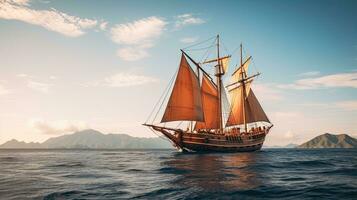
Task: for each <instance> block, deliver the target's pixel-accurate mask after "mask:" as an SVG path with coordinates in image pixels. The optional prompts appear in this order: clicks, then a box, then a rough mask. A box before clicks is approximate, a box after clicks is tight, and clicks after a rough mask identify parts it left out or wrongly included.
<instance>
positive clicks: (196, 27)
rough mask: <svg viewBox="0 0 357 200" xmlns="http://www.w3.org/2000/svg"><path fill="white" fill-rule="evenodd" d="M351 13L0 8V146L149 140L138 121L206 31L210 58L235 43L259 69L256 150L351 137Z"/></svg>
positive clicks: (349, 9) (18, 0)
mask: <svg viewBox="0 0 357 200" xmlns="http://www.w3.org/2000/svg"><path fill="white" fill-rule="evenodd" d="M356 10H357V2H356V1H346V0H343V1H337V0H333V1H331V0H323V1H316V0H314V1H304V0H299V1H297V0H291V1H280V0H268V1H259V0H258V1H256V0H253V1H219V2H218V1H207V0H206V1H201V0H196V1H166V0H165V1H164V0H163V1H136V0H129V1H110V0H107V1H91V0H76V1H52V0H0V143H3V142H6V141H8V140H10V139H17V140H21V141H26V142H30V141H35V142H42V141H45V140H46V139H48V138H50V137H55V136H59V135H63V134H69V133H72V132H74V131H78V130H82V129H87V128H92V129H96V130H99V131H101V132H103V133H126V134H129V135H132V136H136V137H155V136H156V135H155V134H153V133H152V132H151V131H149V130H148V129H147V128H145V127H143V126H142V125H141V124H142V123H144V122H145V120H146V119H147V117H148V116H149V114H150V112H151V111H152V109H153V107H154V105H155V103H156V102H157V101H158V99H159V97H160V95H161V94H162V93H163V91H164V90H165V88H166V86H167V85H168V83H169V81H170V79H171V77H172V76H173V75H174V74H175V72H176V70H177V67H178V63H179V60H180V49H181V48H185V47H187V46H190V45H192V44H195V43H198V42H200V41H204V40H207V39H209V38H212V37H214V36H215V35H217V34H220V37H221V40H222V43H223V45H224V49H223V50H222V54H232V56H233V57H237V56H238V51H236V50H237V47H239V44H240V43H243V46H244V53H245V55H246V56H248V55H251V56H252V57H253V63H252V67H251V68H250V69H252V73H254V72H257V71H259V72H261V73H262V75H261V76H260V77H259V78H258V79H257V80H255V82H254V84H253V86H252V88H253V89H254V91H255V94H256V96H257V97H258V99H259V100H260V102H261V104H262V106H263V108H264V110H265V111H266V113H267V115H268V116H269V118H270V120H271V121H272V123H273V124H274V127H273V129H272V131H271V132H270V134H269V135H268V136H267V138H266V143H265V144H267V145H286V144H289V143H297V144H300V143H302V142H304V141H306V140H308V139H311V138H313V137H314V136H317V135H320V134H323V133H325V132H329V133H346V134H350V135H352V136H355V137H357V37H356V36H357V12H356ZM201 55H202V54H201ZM193 57H194V58H196V59H198V60H199V58H201V57H200V54H199V52H196V53H194V54H193ZM199 61H200V60H199ZM231 63H232V64H231V66H230V67H231V69H233V67H234V64H236V63H237V60H232V61H231Z"/></svg>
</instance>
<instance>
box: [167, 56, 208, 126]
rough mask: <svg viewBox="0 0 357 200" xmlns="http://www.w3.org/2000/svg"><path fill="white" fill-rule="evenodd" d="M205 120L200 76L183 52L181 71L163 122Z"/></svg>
mask: <svg viewBox="0 0 357 200" xmlns="http://www.w3.org/2000/svg"><path fill="white" fill-rule="evenodd" d="M179 120H187V121H203V120H204V119H203V110H202V100H201V93H200V85H199V80H198V77H197V76H196V74H195V72H194V71H193V70H192V68H191V67H190V65H189V64H188V62H187V60H186V58H185V56H184V55H183V54H182V56H181V63H180V67H179V71H178V73H177V77H176V81H175V85H174V87H173V90H172V93H171V96H170V99H169V102H168V104H167V107H166V110H165V113H164V116H163V117H162V120H161V122H170V121H179Z"/></svg>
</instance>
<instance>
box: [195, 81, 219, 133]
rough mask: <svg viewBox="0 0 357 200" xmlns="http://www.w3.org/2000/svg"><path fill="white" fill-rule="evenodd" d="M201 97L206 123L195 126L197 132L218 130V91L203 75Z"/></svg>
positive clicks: (198, 123)
mask: <svg viewBox="0 0 357 200" xmlns="http://www.w3.org/2000/svg"><path fill="white" fill-rule="evenodd" d="M201 95H202V105H203V112H204V122H197V123H196V125H195V130H198V129H218V128H219V118H218V90H217V87H216V86H215V85H214V84H213V83H212V82H211V81H210V80H209V79H208V77H207V76H206V75H203V77H202V86H201Z"/></svg>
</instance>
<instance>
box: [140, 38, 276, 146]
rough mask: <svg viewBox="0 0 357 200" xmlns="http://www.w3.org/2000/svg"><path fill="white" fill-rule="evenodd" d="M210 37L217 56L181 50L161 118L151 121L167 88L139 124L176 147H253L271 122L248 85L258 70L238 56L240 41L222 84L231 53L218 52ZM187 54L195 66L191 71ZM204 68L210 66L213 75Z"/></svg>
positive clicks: (241, 53) (218, 47)
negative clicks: (252, 70) (226, 80)
mask: <svg viewBox="0 0 357 200" xmlns="http://www.w3.org/2000/svg"><path fill="white" fill-rule="evenodd" d="M214 42H215V45H214V46H215V50H216V53H217V57H216V58H214V59H205V60H204V61H203V62H196V61H195V60H194V59H193V58H192V57H190V56H189V55H188V54H187V52H186V51H185V50H181V52H182V55H181V62H180V65H179V69H178V71H177V75H176V79H175V83H174V85H173V87H172V90H171V95H170V97H169V99H168V100H167V103H166V105H167V106H166V108H165V109H164V110H163V113H162V119H161V121H160V122H159V123H155V122H154V121H155V120H156V117H157V116H158V114H159V113H160V111H162V109H161V106H162V105H163V104H164V102H165V101H166V97H167V94H168V91H169V90H167V92H166V94H165V93H164V94H163V98H162V100H161V99H160V100H159V102H158V104H157V105H160V107H159V108H158V110H157V112H156V114H155V117H154V119H153V120H152V122H151V123H147V122H146V123H145V124H144V125H145V126H147V127H149V128H150V129H151V130H153V131H154V132H160V133H162V134H163V135H164V136H165V137H166V138H168V139H169V140H170V141H171V142H172V144H173V145H174V146H175V147H176V148H178V149H179V150H181V151H190V152H192V151H193V152H202V151H204V152H206V151H208V152H245V151H256V150H259V149H261V147H262V145H263V142H264V140H265V137H266V135H267V134H268V133H269V130H270V129H271V128H272V127H273V124H272V123H270V121H269V119H268V117H267V115H266V113H265V112H264V110H263V108H262V107H261V105H260V103H259V101H258V99H257V98H256V96H255V94H254V92H253V90H252V88H251V84H252V82H253V80H254V78H255V77H257V76H259V75H260V73H256V74H253V75H250V76H249V75H248V67H249V64H250V62H251V60H252V57H251V56H249V57H248V58H246V59H244V61H243V47H242V45H240V63H239V64H237V66H236V68H235V69H234V70H233V73H232V74H231V78H230V79H231V80H230V83H229V84H226V85H224V84H223V80H224V77H225V75H226V74H227V72H228V65H229V61H230V59H231V55H227V56H222V57H221V56H220V40H219V36H218V35H217V37H216V38H215V40H214ZM187 59H188V60H189V61H190V62H191V63H192V64H193V65H194V66H195V71H194V70H193V69H192V67H191V65H190V63H189V62H188V60H187ZM206 68H208V69H211V70H213V74H214V76H215V79H214V78H213V77H212V76H211V74H210V73H209V71H208V70H206ZM169 86H170V84H169ZM168 88H170V87H168ZM227 92H228V93H229V94H230V101H229V100H228V98H227ZM155 107H156V106H155ZM154 110H155V108H154Z"/></svg>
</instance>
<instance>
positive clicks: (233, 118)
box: [226, 81, 270, 126]
mask: <svg viewBox="0 0 357 200" xmlns="http://www.w3.org/2000/svg"><path fill="white" fill-rule="evenodd" d="M250 85H251V81H250V82H247V83H246V84H245V88H246V95H247V97H246V98H245V99H243V98H242V95H243V87H242V86H239V87H237V88H234V89H232V90H231V91H230V94H231V104H232V105H231V111H230V114H229V117H228V120H227V124H226V126H234V125H242V124H244V115H245V123H252V122H259V121H264V122H270V121H269V119H268V117H267V115H266V114H265V112H264V110H263V108H262V107H261V105H260V103H259V101H258V99H257V98H256V96H255V94H254V92H253V90H252V89H251V88H250ZM247 90H248V91H247ZM244 111H245V112H244Z"/></svg>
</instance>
